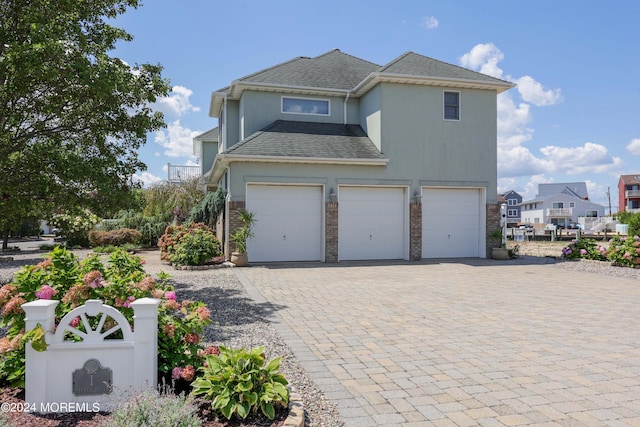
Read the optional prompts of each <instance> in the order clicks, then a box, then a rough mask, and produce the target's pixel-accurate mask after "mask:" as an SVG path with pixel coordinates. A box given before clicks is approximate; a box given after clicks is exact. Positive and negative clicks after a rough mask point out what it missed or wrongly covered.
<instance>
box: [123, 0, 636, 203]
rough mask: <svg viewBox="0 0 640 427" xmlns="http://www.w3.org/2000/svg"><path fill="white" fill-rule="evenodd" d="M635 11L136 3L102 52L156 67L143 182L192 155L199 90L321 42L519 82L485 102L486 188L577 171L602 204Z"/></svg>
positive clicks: (203, 126)
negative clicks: (489, 165)
mask: <svg viewBox="0 0 640 427" xmlns="http://www.w3.org/2000/svg"><path fill="white" fill-rule="evenodd" d="M639 19H640V2H637V1H635V0H626V1H617V2H604V1H592V0H589V1H575V0H566V1H557V0H552V1H550V0H537V1H535V2H533V1H531V2H523V1H517V2H516V1H507V0H501V1H498V0H487V1H483V2H479V1H475V0H466V1H463V0H448V1H435V0H433V1H430V0H425V1H402V0H396V1H394V2H391V3H390V2H388V1H378V0H369V1H366V2H364V1H362V2H361V1H351V2H347V1H344V0H343V1H334V0H325V1H322V2H306V1H277V0H273V1H268V2H266V1H260V0H255V1H254V0H233V1H218V0H188V1H184V0H183V1H178V0H147V1H146V2H145V4H144V5H143V6H142V7H140V8H139V9H137V10H131V11H129V12H127V13H126V14H125V15H122V16H121V17H119V18H118V19H117V21H116V25H118V26H120V27H122V28H124V29H125V30H127V31H128V32H129V33H130V34H132V35H133V36H134V40H133V41H132V42H129V43H121V44H119V45H118V47H117V49H116V50H115V52H113V55H114V56H117V57H120V58H121V59H123V60H125V61H126V62H128V63H130V64H134V63H142V62H150V63H160V64H162V65H163V66H164V73H163V74H164V76H165V77H166V78H168V79H170V80H171V84H172V85H173V87H174V91H173V92H172V93H171V96H169V97H167V98H165V99H162V100H160V101H159V102H158V103H157V105H156V107H157V108H158V109H160V110H162V111H163V112H164V113H165V117H166V121H167V123H168V127H167V128H166V129H164V130H162V131H160V132H156V133H153V134H150V135H149V138H148V142H147V144H146V146H145V147H144V148H143V149H142V150H141V152H140V156H141V158H142V160H143V161H145V163H147V165H148V170H147V172H145V173H142V174H140V178H142V179H143V180H144V181H145V182H146V183H147V184H149V183H151V182H153V181H156V180H160V179H166V171H165V170H166V165H167V163H172V164H195V162H196V158H195V157H193V156H191V140H192V138H193V137H194V136H196V135H198V134H200V133H202V132H204V131H206V130H209V129H211V128H213V127H215V126H216V125H217V121H216V120H215V119H213V118H210V117H208V111H209V100H210V95H211V92H212V91H214V90H216V89H219V88H221V87H224V86H227V85H228V84H229V83H230V82H231V81H232V80H234V79H237V78H239V77H242V76H245V75H247V74H250V73H253V72H255V71H258V70H260V69H263V68H266V67H269V66H272V65H275V64H278V63H280V62H284V61H287V60H289V59H291V58H294V57H297V56H312V57H313V56H317V55H320V54H322V53H324V52H326V51H329V50H331V49H334V48H339V49H340V50H342V51H343V52H346V53H349V54H351V55H354V56H357V57H360V58H363V59H366V60H369V61H371V62H374V63H377V64H381V65H382V64H386V63H387V62H389V61H391V60H392V59H394V58H396V57H398V56H399V55H401V54H402V53H404V52H407V51H413V52H416V53H419V54H422V55H425V56H429V57H432V58H435V59H439V60H442V61H446V62H449V63H452V64H456V65H461V66H464V67H467V68H470V69H473V70H476V71H481V72H484V73H486V74H490V75H493V76H495V77H499V78H502V79H505V80H509V81H512V82H514V83H517V84H518V87H517V88H514V89H511V90H510V91H508V92H506V93H504V94H501V95H499V98H498V153H499V154H498V177H499V180H498V190H499V191H501V192H503V191H507V190H511V189H513V190H516V191H518V192H519V193H521V194H522V195H523V196H524V197H525V199H529V198H533V197H534V196H535V194H536V191H537V184H538V183H546V182H575V181H586V182H587V185H588V189H589V196H590V198H591V200H592V201H594V202H596V203H601V204H603V205H605V206H607V205H608V201H607V197H606V192H607V188H608V187H610V191H611V201H612V205H613V206H614V212H615V210H616V209H615V205H616V204H617V202H616V201H617V183H618V177H619V175H620V174H632V173H640V54H639V50H638V49H639V46H640V26H639ZM607 212H608V209H607Z"/></svg>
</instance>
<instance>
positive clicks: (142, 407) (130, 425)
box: [103, 389, 202, 427]
mask: <svg viewBox="0 0 640 427" xmlns="http://www.w3.org/2000/svg"><path fill="white" fill-rule="evenodd" d="M197 412H198V408H197V407H196V406H195V404H194V403H193V400H192V398H190V397H185V396H176V395H173V394H166V393H165V394H161V393H158V392H157V391H155V390H153V389H148V390H145V391H144V392H141V393H139V394H136V395H134V396H131V397H130V398H129V401H128V402H123V403H122V404H121V405H120V406H119V407H118V408H117V409H115V410H114V411H112V412H111V416H110V418H109V419H108V420H107V421H106V422H105V423H104V424H103V427H140V426H149V427H151V426H153V427H197V426H201V425H202V420H200V418H199V417H198V414H197Z"/></svg>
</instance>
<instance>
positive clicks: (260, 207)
mask: <svg viewBox="0 0 640 427" xmlns="http://www.w3.org/2000/svg"><path fill="white" fill-rule="evenodd" d="M246 206H247V210H249V211H251V212H255V214H256V215H255V218H256V223H255V226H254V235H255V236H254V237H253V238H252V239H249V241H248V242H247V253H248V255H249V260H250V261H252V262H267V261H318V260H321V250H322V189H321V187H319V186H289V185H286V186H278V185H273V186H271V185H248V186H247V202H246Z"/></svg>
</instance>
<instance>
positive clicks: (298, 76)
mask: <svg viewBox="0 0 640 427" xmlns="http://www.w3.org/2000/svg"><path fill="white" fill-rule="evenodd" d="M379 68H380V65H377V64H374V63H372V62H369V61H365V60H364V59H360V58H356V57H355V56H351V55H348V54H346V53H343V52H341V51H340V50H339V49H334V50H331V51H329V52H326V53H323V54H322V55H319V56H316V57H315V58H309V57H305V56H300V57H298V58H294V59H292V60H290V61H287V62H283V63H281V64H278V65H275V66H273V67H270V68H266V69H264V70H261V71H258V72H256V73H253V74H249V75H248V76H245V77H242V78H240V79H238V80H236V81H234V83H242V82H247V83H248V82H250V83H267V84H275V85H285V86H300V87H310V88H326V89H341V90H349V89H353V88H354V87H355V86H356V85H357V84H358V83H360V82H361V81H362V80H363V79H364V78H365V77H367V76H368V75H369V74H371V73H372V72H374V71H376V70H378V69H379ZM225 89H227V90H228V88H225ZM223 90H224V89H223Z"/></svg>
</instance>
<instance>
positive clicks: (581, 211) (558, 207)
mask: <svg viewBox="0 0 640 427" xmlns="http://www.w3.org/2000/svg"><path fill="white" fill-rule="evenodd" d="M604 210H605V207H604V206H602V205H599V204H596V203H593V202H590V201H589V196H588V194H587V184H586V183H585V182H566V183H555V184H538V194H537V195H536V198H535V199H532V200H526V201H523V202H522V204H521V211H520V216H521V220H522V222H525V223H531V224H555V225H557V226H559V227H562V228H565V227H569V226H570V225H571V224H578V223H579V217H586V218H597V217H601V216H604Z"/></svg>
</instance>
